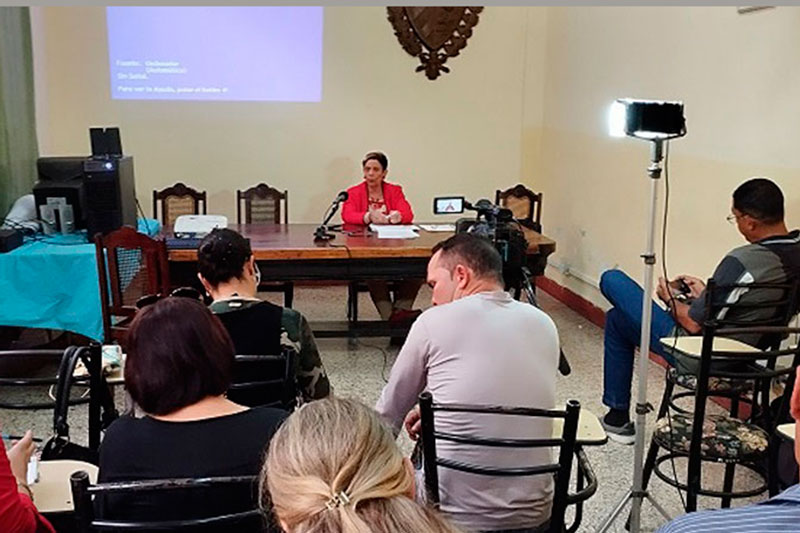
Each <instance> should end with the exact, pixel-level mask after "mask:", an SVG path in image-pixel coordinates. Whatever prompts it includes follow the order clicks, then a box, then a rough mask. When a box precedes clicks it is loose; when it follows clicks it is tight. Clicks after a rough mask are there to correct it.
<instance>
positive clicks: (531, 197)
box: [494, 183, 542, 233]
mask: <svg viewBox="0 0 800 533" xmlns="http://www.w3.org/2000/svg"><path fill="white" fill-rule="evenodd" d="M494 203H495V204H497V205H502V206H503V207H507V208H508V209H510V210H511V212H512V213H513V214H514V218H515V219H516V220H517V222H519V223H520V224H522V225H523V226H525V227H526V228H530V229H532V230H534V231H538V232H539V233H541V232H542V193H535V192H533V191H532V190H530V189H528V188H527V187H525V186H524V185H522V184H521V183H520V184H517V185H515V186H514V187H511V188H510V189H506V190H505V191H501V190H500V189H497V190H496V191H495V196H494Z"/></svg>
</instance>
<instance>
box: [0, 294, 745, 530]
mask: <svg viewBox="0 0 800 533" xmlns="http://www.w3.org/2000/svg"><path fill="white" fill-rule="evenodd" d="M295 292H296V294H295V308H296V309H299V310H300V311H302V312H303V313H304V314H306V316H307V317H308V318H309V320H321V319H336V320H343V319H344V316H345V295H346V287H344V286H341V287H302V288H297V289H296V291H295ZM268 297H269V298H270V299H271V298H272V296H271V295H270V296H268ZM276 297H279V296H277V295H276ZM361 298H362V300H361V301H360V315H361V316H362V317H363V318H364V319H369V318H376V317H377V314H376V313H375V311H374V308H373V306H372V304H371V302H370V301H369V297H368V295H366V294H362V295H361ZM429 299H430V293H429V291H428V289H427V288H426V287H423V289H422V291H421V293H420V295H419V297H418V300H417V305H418V306H421V307H427V302H428V301H429ZM540 300H541V305H542V307H543V308H544V309H545V310H546V311H547V312H548V313H549V314H550V315H551V316H552V317H553V319H554V321H555V322H556V324H557V325H558V328H559V332H560V335H561V340H562V344H563V348H564V352H565V354H566V355H567V357H568V358H569V361H570V363H571V365H572V370H573V371H572V374H571V375H570V376H568V377H563V376H560V377H559V381H558V398H559V401H560V402H563V401H566V400H567V399H570V398H575V399H577V400H579V401H580V402H581V405H582V407H583V408H584V409H589V410H591V411H592V412H594V413H595V414H597V415H601V414H602V413H604V412H605V410H604V408H603V407H602V404H601V402H600V397H601V393H602V371H603V368H602V366H603V363H602V340H603V337H602V333H603V332H602V330H601V329H600V328H597V327H596V326H594V325H593V324H591V323H590V322H588V321H586V320H585V319H583V318H582V317H581V316H579V315H577V314H576V313H574V312H572V311H571V310H569V309H568V308H566V307H565V306H564V305H562V304H561V303H559V302H557V301H556V300H554V299H552V298H550V297H548V296H547V295H546V294H541V296H540ZM318 344H319V348H320V351H321V353H322V356H323V361H324V364H325V366H326V369H327V371H328V374H329V376H330V379H331V382H332V384H333V386H334V390H335V393H336V394H337V395H342V396H350V397H356V398H359V399H361V400H362V401H364V402H366V403H367V404H369V405H372V404H374V403H375V401H376V400H377V398H378V396H379V394H380V391H381V389H382V387H383V384H384V383H385V378H386V376H388V373H389V370H390V369H391V365H392V362H393V361H394V358H395V356H396V355H397V349H396V348H389V346H388V344H389V343H388V339H386V338H375V339H365V340H363V341H357V342H355V343H353V342H348V341H347V340H345V339H320V340H319V341H318ZM663 376H664V371H663V370H662V369H661V368H660V367H658V366H657V365H655V364H653V363H651V364H650V369H649V373H648V387H649V392H648V398H649V399H650V402H651V403H653V404H654V405H657V404H658V401H659V400H660V397H661V393H662V392H663ZM634 386H635V384H634ZM635 390H636V389H635V388H634V391H635ZM2 394H7V392H2ZM118 397H119V395H118ZM85 417H86V414H85V409H83V410H82V409H80V408H76V409H75V410H74V411H73V412H72V413H71V417H70V426H71V430H72V433H73V435H75V436H76V438H77V440H81V439H82V438H83V439H85V437H82V436H85V434H86V424H85ZM0 422H2V428H3V431H4V432H6V431H8V432H18V431H22V430H24V429H26V428H29V427H31V428H33V429H34V430H35V432H36V433H37V435H39V436H47V435H48V434H49V433H50V428H51V424H52V413H46V412H42V413H37V414H33V415H31V414H21V413H18V412H17V413H15V412H9V411H3V410H0ZM653 422H654V421H653V417H652V416H650V417H648V428H647V429H648V433H649V431H650V430H651V426H652V423H653ZM400 444H401V446H402V447H403V449H404V450H410V448H411V446H410V442H409V441H408V439H407V438H406V437H405V436H403V437H401V440H400ZM587 451H588V455H589V458H590V460H591V462H592V465H593V467H594V470H595V473H596V474H597V477H598V480H599V488H598V491H597V493H596V494H595V496H594V497H592V498H591V499H590V500H589V502H588V503H587V504H586V506H585V511H584V517H583V522H582V526H581V528H580V531H595V529H596V528H597V526H598V525H599V524H600V523H601V522H602V520H603V518H604V517H605V516H606V515H607V514H608V512H610V510H611V509H612V508H613V507H614V506H615V504H616V503H617V502H618V501H619V500H620V498H622V497H623V496H624V495H625V494H626V492H627V490H628V489H629V488H630V486H631V480H632V468H633V466H632V465H633V451H634V449H633V447H632V446H622V445H619V444H616V443H613V442H609V443H608V444H606V445H605V446H601V447H595V448H589V449H588V450H587ZM677 468H678V469H679V470H680V469H681V468H684V469H685V466H684V464H683V463H682V462H679V463H677ZM705 468H706V470H704V472H709V475H708V477H709V478H710V479H716V478H718V479H721V474H720V472H718V471H712V470H714V469H713V468H712V467H705ZM717 470H719V469H717ZM737 478H738V475H737ZM750 481H751V480H749V479H747V478H746V477H745V476H742V479H741V480H739V479H737V483H738V482H742V483H748V482H750ZM651 488H652V494H653V496H654V497H655V499H656V500H657V501H658V502H659V503H661V504H662V505H663V506H664V507H665V508H666V509H667V510H668V511H669V512H670V513H672V515H673V516H677V515H678V514H681V503H680V498H679V496H678V493H677V492H676V490H675V489H673V488H671V487H669V486H667V485H665V484H664V483H662V482H661V481H659V480H657V479H656V480H654V481H653V482H652V483H651ZM700 505H701V507H714V506H718V501H716V500H710V499H708V500H707V499H704V498H701V502H700ZM663 522H664V520H663V519H662V518H661V517H660V516H659V515H658V513H656V512H655V511H654V510H653V508H652V507H650V506H649V505H647V504H646V505H645V506H644V508H643V518H642V523H643V530H644V531H653V530H655V529H657V528H658V527H659V526H660V525H661V524H662V523H663ZM623 525H624V517H623V519H621V520H618V521H616V522H615V523H614V524H613V525H612V527H611V529H610V531H624V528H623Z"/></svg>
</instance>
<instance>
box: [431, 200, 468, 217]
mask: <svg viewBox="0 0 800 533" xmlns="http://www.w3.org/2000/svg"><path fill="white" fill-rule="evenodd" d="M463 212H464V197H463V196H444V197H439V198H434V200H433V214H434V215H457V214H460V213H463Z"/></svg>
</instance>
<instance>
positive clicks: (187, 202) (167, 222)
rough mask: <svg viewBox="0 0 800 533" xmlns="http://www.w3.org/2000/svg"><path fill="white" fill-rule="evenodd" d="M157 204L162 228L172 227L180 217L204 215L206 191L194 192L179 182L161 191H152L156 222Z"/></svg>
mask: <svg viewBox="0 0 800 533" xmlns="http://www.w3.org/2000/svg"><path fill="white" fill-rule="evenodd" d="M159 202H160V203H161V224H162V226H172V225H173V224H175V220H176V219H177V218H178V217H179V216H181V215H201V214H202V215H205V214H206V209H207V203H206V191H196V190H194V189H192V188H191V187H187V186H186V185H184V184H183V183H180V182H178V183H176V184H175V185H173V186H172V187H167V188H166V189H163V190H161V191H153V218H155V219H156V220H158V204H159ZM201 209H202V210H201Z"/></svg>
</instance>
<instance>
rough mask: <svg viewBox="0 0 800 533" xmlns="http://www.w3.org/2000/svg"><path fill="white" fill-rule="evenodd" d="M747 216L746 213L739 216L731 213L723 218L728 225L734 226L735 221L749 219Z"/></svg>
mask: <svg viewBox="0 0 800 533" xmlns="http://www.w3.org/2000/svg"><path fill="white" fill-rule="evenodd" d="M749 216H750V215H748V214H747V213H742V214H741V215H735V214H733V213H731V214H730V215H728V216H726V217H725V220H727V221H728V223H729V224H735V223H736V221H737V220H739V219H740V218H744V217H749Z"/></svg>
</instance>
